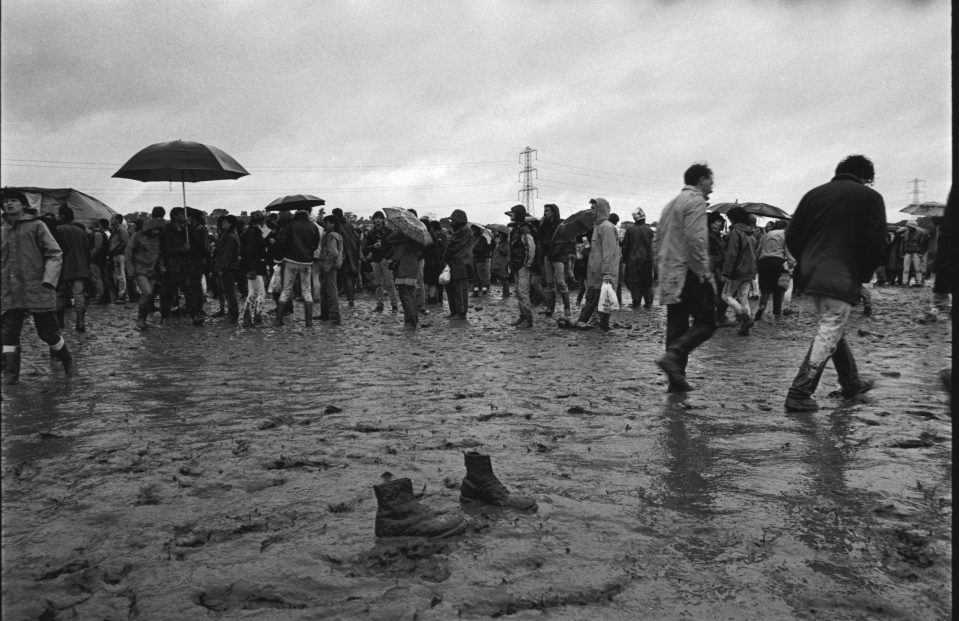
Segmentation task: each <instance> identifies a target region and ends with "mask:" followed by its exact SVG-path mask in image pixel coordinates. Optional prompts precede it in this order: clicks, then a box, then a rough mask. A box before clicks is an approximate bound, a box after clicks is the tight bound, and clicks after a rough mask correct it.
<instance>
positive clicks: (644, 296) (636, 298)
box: [627, 285, 653, 308]
mask: <svg viewBox="0 0 959 621" xmlns="http://www.w3.org/2000/svg"><path fill="white" fill-rule="evenodd" d="M627 287H629V295H630V297H632V298H633V308H639V305H640V304H644V305H645V306H646V308H649V307H650V306H652V305H653V288H652V287H634V286H629V285H627Z"/></svg>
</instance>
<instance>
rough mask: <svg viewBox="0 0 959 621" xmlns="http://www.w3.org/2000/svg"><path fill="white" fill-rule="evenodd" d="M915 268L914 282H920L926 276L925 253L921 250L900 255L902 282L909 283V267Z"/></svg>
mask: <svg viewBox="0 0 959 621" xmlns="http://www.w3.org/2000/svg"><path fill="white" fill-rule="evenodd" d="M910 267H912V268H913V269H915V270H916V282H917V283H918V284H920V285H921V284H922V283H923V282H924V281H925V278H926V255H924V254H922V253H921V252H907V253H906V254H904V255H902V284H903V285H908V284H909V268H910Z"/></svg>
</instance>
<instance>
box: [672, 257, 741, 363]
mask: <svg viewBox="0 0 959 621" xmlns="http://www.w3.org/2000/svg"><path fill="white" fill-rule="evenodd" d="M745 285H746V286H747V287H748V286H749V281H746V282H745ZM715 298H716V293H715V292H714V291H713V287H712V285H711V284H710V283H708V282H702V281H701V280H700V279H699V278H698V277H697V276H696V274H694V273H693V272H691V271H687V272H686V280H685V281H684V282H683V290H682V292H681V293H680V294H679V302H677V303H675V304H667V305H666V351H667V352H668V353H671V354H673V355H675V356H676V358H677V361H678V362H679V365H680V367H681V368H682V370H683V373H685V372H686V363H687V362H688V361H689V354H690V353H692V351H693V350H694V349H696V348H697V347H699V346H700V345H702V344H703V343H705V342H706V341H707V340H709V337H711V336H712V335H713V333H714V332H715V331H716V301H715ZM690 318H692V320H693V324H692V326H690V325H689V319H690Z"/></svg>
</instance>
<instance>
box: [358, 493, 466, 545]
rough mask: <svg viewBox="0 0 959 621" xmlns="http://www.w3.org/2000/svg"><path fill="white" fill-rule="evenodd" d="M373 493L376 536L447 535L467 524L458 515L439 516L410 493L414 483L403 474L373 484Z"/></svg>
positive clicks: (454, 533) (461, 530) (456, 532)
mask: <svg viewBox="0 0 959 621" xmlns="http://www.w3.org/2000/svg"><path fill="white" fill-rule="evenodd" d="M373 492H374V493H375V494H376V504H377V509H376V526H375V528H374V533H375V534H376V536H377V537H450V536H452V535H458V534H460V533H462V532H463V531H464V530H466V529H467V527H469V523H468V522H467V521H466V520H464V519H463V518H460V517H453V518H449V519H445V520H444V519H441V518H439V517H437V516H436V514H434V513H433V512H432V511H430V510H429V509H427V508H426V507H424V506H423V505H421V504H420V503H419V502H418V501H417V500H416V498H414V497H413V483H412V482H411V481H410V480H409V479H406V478H403V479H395V480H393V481H387V482H386V483H380V484H379V485H374V486H373Z"/></svg>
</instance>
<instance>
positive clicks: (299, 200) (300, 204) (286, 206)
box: [266, 194, 326, 211]
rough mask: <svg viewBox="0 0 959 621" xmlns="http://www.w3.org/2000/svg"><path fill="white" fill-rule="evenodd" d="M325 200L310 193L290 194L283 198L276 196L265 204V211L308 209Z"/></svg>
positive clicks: (323, 203) (324, 202) (323, 202)
mask: <svg viewBox="0 0 959 621" xmlns="http://www.w3.org/2000/svg"><path fill="white" fill-rule="evenodd" d="M325 204H326V201H325V200H323V199H322V198H317V197H316V196H313V195H312V194H290V195H289V196H284V197H283V198H278V199H276V200H275V201H273V202H272V203H270V204H269V205H267V206H266V210H267V211H296V210H298V209H307V210H308V209H310V208H311V207H317V206H319V205H325Z"/></svg>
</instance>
